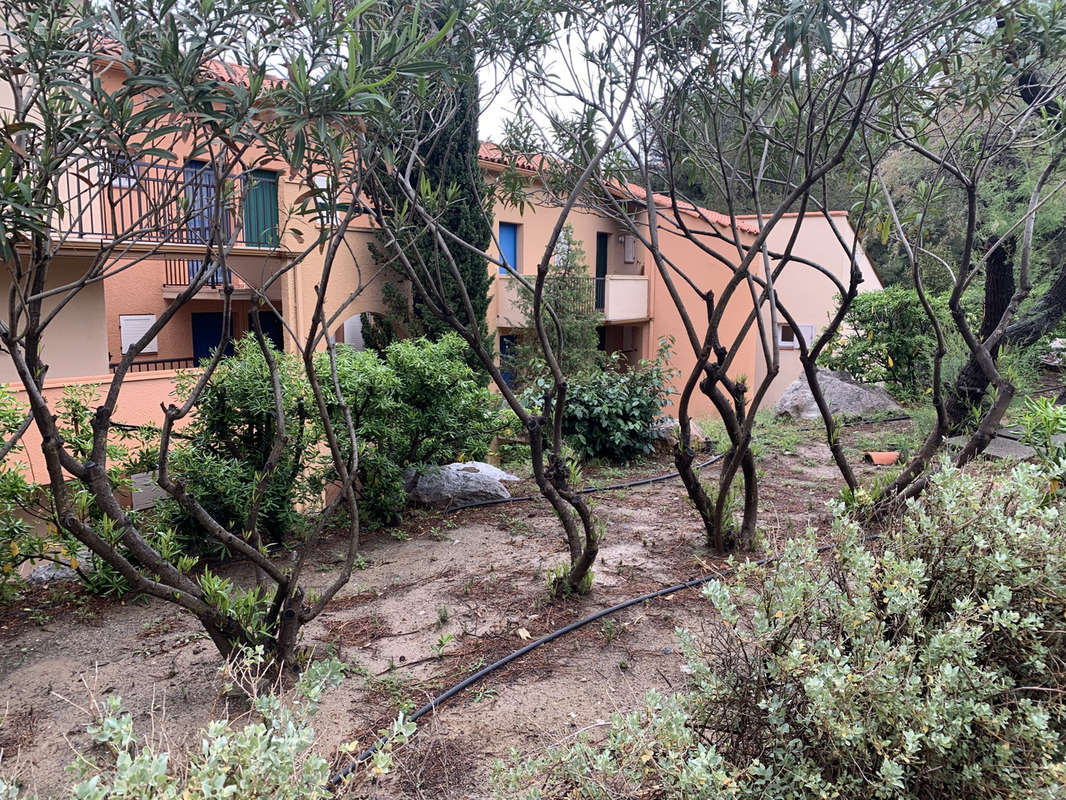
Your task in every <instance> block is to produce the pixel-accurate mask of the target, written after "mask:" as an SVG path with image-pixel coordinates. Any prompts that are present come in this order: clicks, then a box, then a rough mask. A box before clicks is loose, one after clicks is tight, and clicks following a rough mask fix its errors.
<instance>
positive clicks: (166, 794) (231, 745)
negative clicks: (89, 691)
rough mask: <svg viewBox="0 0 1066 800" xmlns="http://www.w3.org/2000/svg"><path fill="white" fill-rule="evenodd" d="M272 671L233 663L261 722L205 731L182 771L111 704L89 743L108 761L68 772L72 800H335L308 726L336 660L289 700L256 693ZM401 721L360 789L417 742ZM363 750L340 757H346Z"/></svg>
mask: <svg viewBox="0 0 1066 800" xmlns="http://www.w3.org/2000/svg"><path fill="white" fill-rule="evenodd" d="M266 666H267V663H266V658H265V655H264V652H263V650H262V648H257V649H256V650H255V651H245V652H244V653H243V654H242V659H241V660H239V661H238V662H235V663H231V664H230V665H228V667H227V669H228V670H230V672H229V674H230V676H231V677H232V676H237V677H239V678H241V679H242V680H241V681H240V682H241V684H242V685H245V684H248V686H246V688H251V689H252V695H251V696H250V699H251V701H252V706H253V710H254V712H255V714H256V715H257V716H258V717H259V719H258V720H255V721H252V722H249V723H247V724H245V725H244V726H243V727H240V728H236V727H234V726H232V725H230V724H229V723H228V722H226V721H224V720H213V721H211V722H209V723H208V725H207V727H206V729H205V730H204V731H202V733H201V736H200V742H199V747H198V749H197V750H195V751H193V752H190V753H188V754H186V759H185V760H184V763H176V761H178V760H175V759H174V758H172V755H171V753H169V752H167V751H165V750H158V749H157V748H156V747H154V746H153V745H151V744H147V743H146V744H142V743H140V742H139V740H138V738H137V736H136V734H135V732H134V729H133V720H132V718H131V717H130V715H129V714H128V713H127V712H126V711H124V710H123V708H122V701H121V699H120V698H118V697H115V696H110V697H108V698H106V699H105V701H104V707H103V709H102V713H101V714H100V716H99V718H98V719H97V720H96V721H95V722H93V723H92V724H90V725H89V726H88V732H89V735H90V736H91V737H92V739H93V741H94V742H95V743H96V744H97V745H101V746H102V747H101V750H102V751H103V752H105V753H106V754H107V755H106V756H105V757H104V758H101V759H94V758H90V757H88V756H86V755H84V754H82V755H79V756H78V758H77V760H76V761H75V762H74V764H72V765H71V766H70V767H69V769H70V771H72V772H74V773H75V775H76V776H77V782H76V783H75V785H74V786H73V787H72V788H71V790H70V792H69V794H67V795H66V796H67V797H69V798H71V800H245V798H248V799H249V800H250V798H256V800H320V799H322V798H327V797H333V796H334V793H333V791H332V790H330V789H329V788H328V785H327V784H328V781H329V777H330V769H329V767H330V765H329V762H328V761H327V760H326V759H325V758H323V757H322V756H321V755H320V754H318V753H315V752H312V748H313V747H314V745H315V734H314V730H313V729H312V727H311V721H312V719H313V718H314V716H315V714H316V713H317V711H318V707H319V702H320V700H321V698H322V695H323V694H324V693H325V692H326V691H327V690H329V689H332V688H334V687H336V686H337V685H338V684H339V683H340V682H341V680H342V678H343V677H344V665H343V664H342V663H341V662H340V661H338V660H337V659H336V658H328V659H324V660H321V661H315V662H312V663H311V664H310V665H309V666H308V668H307V669H306V670H305V671H304V672H303V673H302V674H301V675H300V679H299V681H298V682H297V683H296V686H295V687H294V689H293V691H292V692H291V693H288V695H287V696H283V695H282V694H280V693H278V692H274V691H267V692H263V693H258V692H256V691H255V690H254V685H255V684H257V683H258V682H259V681H260V680H261V678H262V671H263V669H265V668H266ZM414 731H415V726H414V724H413V723H411V722H408V721H406V720H405V719H404V718H403V717H402V716H401V717H399V718H397V719H396V720H395V721H394V722H393V723H392V725H391V726H390V727H389V728H387V729H384V730H381V731H380V732H379V733H380V734H381V736H382V737H383V738H384V740H385V741H384V744H383V745H382V746H381V747H380V748H379V749H378V752H376V753H375V755H374V757H373V758H372V759H371V761H370V762H369V763H368V765H367V767H366V770H364V771H360V770H356V771H354V772H353V773H352V781H353V782H359V781H360V780H361V779H362V778H363V777H365V776H366V775H368V774H369V775H381V774H384V773H386V772H388V771H389V769H390V768H391V767H392V751H393V747H394V746H396V745H399V744H403V743H404V742H406V741H407V739H408V738H410V736H411V735H412V734H413V733H414ZM356 747H358V743H355V742H353V743H351V745H348V746H344V747H342V750H343V751H350V750H352V749H353V748H356ZM21 796H22V795H21V794H20V791H19V785H18V782H17V780H15V779H12V778H3V777H0V798H4V800H17V798H19V797H21Z"/></svg>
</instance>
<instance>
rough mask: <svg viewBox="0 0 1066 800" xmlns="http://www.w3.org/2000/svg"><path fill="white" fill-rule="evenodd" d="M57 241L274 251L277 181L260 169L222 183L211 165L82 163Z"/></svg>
mask: <svg viewBox="0 0 1066 800" xmlns="http://www.w3.org/2000/svg"><path fill="white" fill-rule="evenodd" d="M58 192H59V196H58V198H57V200H58V203H59V204H60V205H61V206H62V209H63V211H62V213H57V214H56V215H55V218H54V221H53V227H54V228H55V232H56V235H57V236H63V237H72V238H74V239H89V240H94V239H95V240H101V241H107V240H110V239H115V238H118V237H121V238H123V239H124V240H127V241H130V242H137V241H143V242H152V243H165V244H178V245H206V244H208V243H209V242H210V241H211V239H212V234H213V233H214V234H215V239H216V243H227V244H228V243H232V244H233V245H234V246H237V247H265V248H274V247H276V246H277V244H278V204H277V175H276V174H274V173H270V172H266V171H262V170H255V171H252V172H249V173H245V174H241V175H238V176H237V177H236V178H235V179H233V180H231V181H229V182H227V183H225V184H220V182H219V181H218V179H217V177H216V175H215V173H214V171H213V170H212V169H211V168H210V166H209V165H208V164H206V163H204V162H198V161H190V162H188V163H187V164H186V165H185V166H184V167H175V166H171V165H169V164H161V163H157V162H147V161H129V160H124V159H122V158H121V157H120V156H118V155H112V156H109V157H106V158H103V159H92V158H80V159H75V160H74V161H73V162H72V163H71V166H70V168H69V169H68V170H66V172H64V173H63V175H62V177H61V178H60V183H59V186H58Z"/></svg>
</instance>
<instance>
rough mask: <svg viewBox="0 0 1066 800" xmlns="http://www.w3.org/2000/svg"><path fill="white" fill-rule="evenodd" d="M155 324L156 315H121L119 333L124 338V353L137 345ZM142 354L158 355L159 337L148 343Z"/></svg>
mask: <svg viewBox="0 0 1066 800" xmlns="http://www.w3.org/2000/svg"><path fill="white" fill-rule="evenodd" d="M154 324H155V314H121V315H119V318H118V327H119V333H120V334H121V336H122V352H123V353H125V352H127V351H128V350H129V349H130V348H131V347H133V345H135V344H136V343H137V342H138V341H139V340H140V338H141V337H142V336H144V334H146V333H147V332H148V329H149V328H150V327H152V326H153V325H154ZM141 352H142V353H158V352H159V337H155V338H154V339H152V341H150V342H149V343H148V346H147V347H145V348H144V350H142V351H141Z"/></svg>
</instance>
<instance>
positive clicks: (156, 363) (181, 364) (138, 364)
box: [107, 356, 196, 372]
mask: <svg viewBox="0 0 1066 800" xmlns="http://www.w3.org/2000/svg"><path fill="white" fill-rule="evenodd" d="M118 365H119V362H118V361H112V362H111V363H110V364H108V365H107V367H108V369H109V370H110V371H111V372H114V371H115V368H116V367H118ZM195 366H196V359H194V358H193V357H192V356H187V357H185V358H152V359H146V360H144V361H134V362H133V363H132V364H130V372H156V371H158V370H165V369H191V368H192V367H195Z"/></svg>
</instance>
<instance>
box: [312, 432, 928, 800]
mask: <svg viewBox="0 0 1066 800" xmlns="http://www.w3.org/2000/svg"><path fill="white" fill-rule="evenodd" d="M907 419H910V417H909V416H907V415H903V416H896V417H888V418H882V419H873V420H871V419H857V420H853V421H851V422H844V423H841V426H842V427H843V426H847V425H867V424H876V423H884V422H900V421H902V420H907ZM815 427H821V426H812V427H811V428H810V430H814V428H815ZM724 455H725V454H724V453H720V454H718V455H716V456H714V457H712V458H710V459H708V460H707V461H704V462H703V463H702V464H699V465H697V467H696V469H698V470H699V469H703V468H704V467H706V466H709V465H710V464H713V463H714V462H716V461H719V460H720V459H721V458H722V457H723V456H724ZM678 475H679V473H677V472H671V473H669V474H666V475H656V476H653V477H651V478H641V479H639V480H635V481H627V482H625V483H616V484H611V485H610V486H591V487H589V488H587V489H582V490H580V493H581V494H590V493H592V492H605V491H610V490H612V489H626V488H629V487H632V486H642V485H645V484H649V483H657V482H659V481H666V480H670V479H671V478H676V477H678ZM539 496H540V495H529V496H525V497H510V498H506V499H501V500H487V501H484V502H480V503H467V504H466V505H461V506H456V507H455V508H452V509H449V511H459V510H461V509H464V508H475V507H479V506H490V505H498V504H500V503H516V502H521V501H524V500H534V499H536V498H537V497H539ZM877 538H880V534H874V535H872V536H868V537H866V538H865V539H864V540H863V541H864V542H866V541H871V540H873V539H877ZM835 546H836V545H833V544H825V545H821V546H820V547H818V548H817V549H816V551H815V552H817V553H824V552H826V551H827V550H831V549H832V548H833V547H835ZM777 559H778V556H776V555H775V556H767V557H766V558H762V559H759V560H758V561H756V562H755V566H758V567H761V566H765V565H767V564H769V563H771V562H773V561H776V560H777ZM735 571H736V570H734V569H729V570H726V571H724V572H718V573H714V574H711V575H704V576H702V577H699V578H693V579H692V580H689V581H685V582H684V583H676V584H674V585H673V586H667V587H666V588H664V589H658V590H656V591H654V592H648V593H647V594H642V595H640V596H639V597H633V598H631V599H629V600H625V601H623V602H621V603H618V604H617V605H613V606H610V607H609V608H605V609H603V610H601V611H597V612H596V613H595V614H592V615H591V616H588V617H585V618H583V619H579V620H577V621H576V622H571V623H570V624H569V625H564V626H563V627H562V628H559V629H558V630H556V631H553V632H552V633H549V634H547V635H545V636H542V637H540V638H539V639H537V640H536V641H533V642H530V643H529V644H527V645H526V646H525V647H523V648H521V649H519V650H515V651H514V652H513V653H510V654H509V655H506V656H504V657H503V658H501V659H499V660H498V661H495V662H493V663H492V664H489V665H488V666H487V667H482V668H481V669H479V670H478V671H477V672H475V673H474V674H473V675H470V676H468V677H466V678H464V679H463V680H462V681H460V682H459V683H457V684H455V685H454V686H452V687H451V688H450V689H447V690H446V691H444V692H442V693H441V694H439V695H437V696H436V697H434V698H433V699H432V700H430V701H429V702H428V703H426V704H425V705H424V706H422V707H421V708H420V709H418V710H417V711H415V712H414V713H413V714H412V715H411V716H410V717H408V718H407V719H408V720H409V721H411V722H415V721H417V720H418V719H419V718H420V717H422V716H424V715H426V714H428V713H429V712H431V711H433V710H434V709H436V708H438V707H439V706H441V705H443V704H444V703H446V702H448V701H449V700H451V699H452V698H453V697H455V696H456V695H457V694H459V693H460V692H462V691H464V690H466V689H468V688H470V687H471V686H473V685H474V684H475V683H477V682H478V681H480V680H481V679H482V678H485V677H486V676H488V675H490V674H492V673H493V672H495V671H496V670H498V669H500V668H502V667H505V666H507V665H508V664H510V663H511V662H512V661H517V660H518V659H519V658H521V657H522V656H524V655H526V654H527V653H530V652H532V651H533V650H536V649H537V648H538V647H541V646H542V645H546V644H548V643H550V642H553V641H555V640H556V639H558V638H560V637H562V636H565V635H566V634H568V633H572V632H573V631H576V630H578V629H579V628H583V627H585V626H586V625H588V624H589V623H592V622H596V621H597V620H600V619H603V618H604V617H606V616H608V615H610V614H615V613H617V612H619V611H623V610H624V609H627V608H630V607H632V606H635V605H638V604H639V603H645V602H647V601H649V600H655V599H657V598H659V597H666V596H667V595H670V594H674V593H675V592H680V591H681V590H683V589H693V588H695V587H697V586H702V585H703V584H705V583H709V582H710V581H712V580H715V579H716V578H727V577H729V576H731V575H732V574H733V573H734V572H735ZM387 739H388V737H387V736H381V737H379V738H378V739H376V740H375V741H374V742H373V743H372V744H371V745H370V746H369V747H367V748H366V749H365V750H363V752H361V753H360V754H359V755H358V757H357V758H356V759H355V760H354V761H352V762H351V763H349V764H348V765H347V766H345V767H344V768H343V769H341V770H340V771H339V772H337V773H336V774H334V775H333V776H332V777H331V778H330V779H329V783H328V786H329V787H335V786H337V785H339V784H340V783H341V782H342V781H343V780H344V779H345V778H347V777H348V776H349V775H351V774H352V772H353V771H354V770H355V768H356V767H357V766H359V765H360V764H362V763H363V762H365V761H367V760H368V759H369V758H370V757H371V756H372V755H373V754H374V752H375V751H376V750H377V749H378V748H379V747H381V745H383V744H384V743H385V742H386V741H387Z"/></svg>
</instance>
